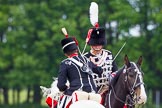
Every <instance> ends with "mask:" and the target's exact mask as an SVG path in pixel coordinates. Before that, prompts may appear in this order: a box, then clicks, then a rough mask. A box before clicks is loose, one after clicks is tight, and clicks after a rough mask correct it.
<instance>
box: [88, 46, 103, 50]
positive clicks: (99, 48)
mask: <svg viewBox="0 0 162 108" xmlns="http://www.w3.org/2000/svg"><path fill="white" fill-rule="evenodd" d="M102 48H103V46H102V45H93V46H91V49H93V50H95V51H100V50H101V49H102Z"/></svg>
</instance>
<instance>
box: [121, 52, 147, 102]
mask: <svg viewBox="0 0 162 108" xmlns="http://www.w3.org/2000/svg"><path fill="white" fill-rule="evenodd" d="M124 61H125V81H126V82H127V87H128V89H129V93H130V94H132V96H133V100H134V101H135V102H136V104H145V103H146V100H147V95H146V92H145V88H144V82H143V72H142V70H141V64H142V56H140V57H139V59H138V61H137V62H136V63H135V62H130V61H129V59H128V56H127V55H125V57H124Z"/></svg>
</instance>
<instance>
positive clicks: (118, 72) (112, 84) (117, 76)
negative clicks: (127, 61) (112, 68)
mask: <svg viewBox="0 0 162 108" xmlns="http://www.w3.org/2000/svg"><path fill="white" fill-rule="evenodd" d="M123 70H124V66H123V67H122V68H120V69H119V70H118V71H117V73H116V75H115V77H114V78H113V79H112V81H111V82H110V85H111V86H110V88H111V87H114V86H115V84H116V83H117V81H118V79H119V76H120V74H121V73H122V72H123Z"/></svg>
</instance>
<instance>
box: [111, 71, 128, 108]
mask: <svg viewBox="0 0 162 108" xmlns="http://www.w3.org/2000/svg"><path fill="white" fill-rule="evenodd" d="M123 70H124V68H123V69H121V70H120V72H121V73H120V76H119V78H118V81H117V82H116V84H115V85H114V87H113V88H114V89H113V88H112V90H111V92H112V93H111V108H122V107H123V106H124V103H125V101H126V96H127V94H128V89H127V87H126V85H125V84H126V83H125V82H124V78H123V76H122V72H123Z"/></svg>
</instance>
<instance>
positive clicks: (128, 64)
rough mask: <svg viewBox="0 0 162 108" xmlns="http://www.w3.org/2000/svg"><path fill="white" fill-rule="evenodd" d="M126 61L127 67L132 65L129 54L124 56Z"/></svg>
mask: <svg viewBox="0 0 162 108" xmlns="http://www.w3.org/2000/svg"><path fill="white" fill-rule="evenodd" d="M124 62H125V65H126V66H127V67H130V62H129V59H128V56H127V55H125V57H124Z"/></svg>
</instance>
